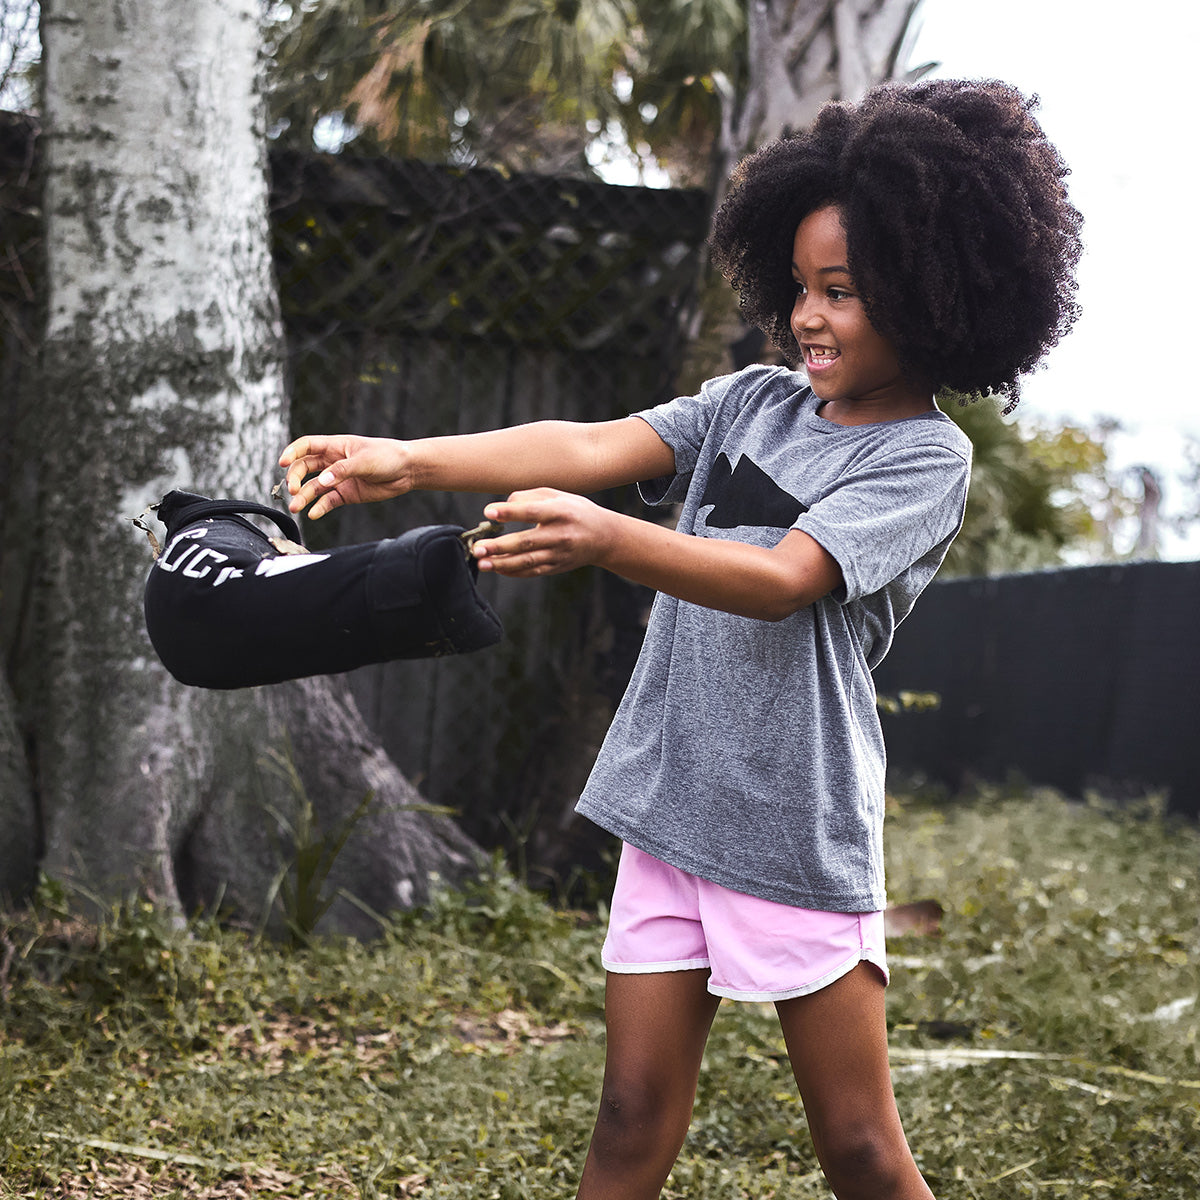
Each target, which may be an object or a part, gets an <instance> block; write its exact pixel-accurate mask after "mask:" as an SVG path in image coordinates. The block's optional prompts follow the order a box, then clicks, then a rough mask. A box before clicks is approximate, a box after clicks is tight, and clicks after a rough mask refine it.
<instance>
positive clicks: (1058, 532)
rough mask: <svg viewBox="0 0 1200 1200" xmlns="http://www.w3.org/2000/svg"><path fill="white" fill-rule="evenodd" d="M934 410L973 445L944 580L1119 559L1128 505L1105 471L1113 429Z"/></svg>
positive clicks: (992, 408)
mask: <svg viewBox="0 0 1200 1200" xmlns="http://www.w3.org/2000/svg"><path fill="white" fill-rule="evenodd" d="M939 401H940V403H941V407H942V410H943V411H944V412H945V413H947V415H949V416H950V417H951V418H953V419H954V420H955V421H956V422H957V423H958V424H959V426H960V427H961V428H962V429H963V431H964V432H965V433H966V434H967V436H968V437H970V439H971V443H972V445H973V447H974V466H973V469H972V476H971V491H970V495H969V497H968V500H967V514H966V519H965V520H964V523H963V528H962V532H961V533H960V534H959V535H958V538H957V539H956V540H955V542H954V544H953V546H951V548H950V553H949V555H948V556H947V559H946V566H945V571H946V573H947V574H951V575H992V574H997V573H999V572H1003V571H1020V570H1032V569H1035V568H1038V567H1049V566H1056V565H1059V564H1062V563H1065V562H1069V561H1081V560H1083V561H1098V560H1108V559H1113V558H1117V557H1119V556H1120V551H1119V549H1118V540H1119V538H1120V537H1121V534H1122V532H1123V528H1124V526H1125V525H1126V524H1127V523H1128V522H1129V521H1130V520H1131V519H1133V518H1134V517H1135V515H1136V501H1135V499H1134V498H1133V497H1132V496H1131V495H1130V494H1129V492H1128V490H1127V489H1126V487H1125V486H1124V484H1123V481H1122V480H1121V479H1120V478H1119V477H1118V476H1117V474H1116V473H1115V472H1114V470H1113V468H1112V467H1111V464H1110V459H1109V455H1110V448H1111V439H1112V436H1113V434H1114V433H1115V432H1116V431H1117V428H1118V427H1117V426H1116V425H1115V424H1114V423H1113V422H1111V421H1108V422H1106V421H1101V422H1099V423H1098V424H1097V425H1096V426H1095V427H1094V428H1092V429H1086V428H1084V427H1082V426H1079V425H1074V424H1071V423H1065V424H1061V425H1054V424H1050V423H1046V422H1042V423H1033V424H1029V425H1024V424H1023V423H1022V422H1021V421H1020V420H1019V419H1018V420H1007V419H1005V418H1004V417H1003V416H1002V415H1001V413H1000V410H999V408H998V407H997V406H996V404H995V403H994V402H992V401H991V400H988V399H979V400H976V401H974V402H973V403H968V404H965V405H964V404H961V403H959V401H960V397H959V396H958V395H957V394H956V393H952V392H948V393H945V394H943V395H942V396H940V397H939Z"/></svg>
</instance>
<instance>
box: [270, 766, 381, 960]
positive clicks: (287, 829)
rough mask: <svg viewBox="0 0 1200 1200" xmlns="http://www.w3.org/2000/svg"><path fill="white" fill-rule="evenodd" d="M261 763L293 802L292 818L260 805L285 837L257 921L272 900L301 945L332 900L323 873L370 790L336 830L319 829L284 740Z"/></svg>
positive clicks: (370, 799)
mask: <svg viewBox="0 0 1200 1200" xmlns="http://www.w3.org/2000/svg"><path fill="white" fill-rule="evenodd" d="M263 766H264V767H266V769H267V770H269V771H270V772H271V773H273V774H274V775H276V776H278V777H279V778H280V779H282V780H283V781H284V783H285V784H286V785H287V788H288V790H289V792H290V793H291V795H292V797H293V798H294V800H295V812H294V814H293V816H292V817H289V816H288V815H287V814H286V813H284V812H281V811H280V810H279V809H277V808H276V807H274V806H273V805H270V804H264V807H265V808H266V809H267V811H268V812H269V813H270V815H271V816H272V817H273V818H274V819H275V822H276V824H277V825H278V827H279V829H280V830H281V832H283V833H285V834H286V835H287V844H285V845H284V846H282V847H281V849H282V853H281V858H282V859H283V865H282V866H281V867H280V868H279V870H278V871H277V872H276V874H275V878H274V879H273V880H272V881H271V886H270V887H269V888H268V889H267V902H266V904H265V906H264V908H265V911H264V913H263V923H264V925H265V924H266V922H267V921H268V920H269V918H270V914H271V909H272V908H273V907H274V906H275V904H276V902H278V905H279V909H280V911H281V913H282V915H283V921H284V924H285V926H286V927H287V931H288V937H289V939H290V941H291V944H292V945H293V946H304V945H307V944H308V943H309V942H310V941H311V940H312V937H313V934H314V932H315V931H316V928H317V924H318V923H319V922H320V920H321V918H322V917H323V916H324V915H325V914H326V913H327V912H328V911H329V909H330V907H331V906H332V905H333V902H334V900H335V899H337V892H336V891H331V890H329V889H328V888H327V886H326V884H327V883H328V880H329V874H330V872H331V871H332V870H333V864H334V863H335V862H336V861H337V857H338V855H339V854H341V852H342V851H343V850H344V849H345V846H346V842H347V841H348V840H349V838H350V835H351V834H352V833H353V832H354V827H355V826H356V825H357V824H358V823H359V821H361V820H362V819H363V817H365V816H366V815H367V813H368V811H369V810H370V808H371V805H372V804H373V803H374V800H375V793H374V792H372V791H368V792H367V793H366V795H365V796H363V798H362V799H361V800H360V801H359V803H358V806H357V807H356V808H355V809H354V810H353V811H352V812H351V813H350V814H349V815H348V816H347V817H346V818H345V820H343V821H342V822H341V823H340V824H339V825H338V827H337V828H336V829H333V830H319V829H318V828H317V824H316V812H315V810H314V808H313V803H312V800H310V799H309V796H308V791H307V789H306V788H305V786H304V781H303V780H302V779H301V778H300V772H299V770H298V769H297V767H296V762H295V758H294V756H293V754H292V751H291V744H290V742H289V743H288V744H287V746H286V747H285V749H284V751H282V752H280V751H272V752H270V753H269V754H268V755H267V756H266V757H265V758H264V759H263Z"/></svg>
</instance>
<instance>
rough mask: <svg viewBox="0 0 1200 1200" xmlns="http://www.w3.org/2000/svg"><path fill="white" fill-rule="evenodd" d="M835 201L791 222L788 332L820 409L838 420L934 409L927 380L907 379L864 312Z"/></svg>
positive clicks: (886, 417)
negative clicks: (792, 296)
mask: <svg viewBox="0 0 1200 1200" xmlns="http://www.w3.org/2000/svg"><path fill="white" fill-rule="evenodd" d="M848 261H849V254H848V253H847V250H846V231H845V230H844V229H843V228H842V219H841V214H840V212H839V210H838V208H837V206H836V205H828V206H826V207H825V208H818V209H817V210H816V211H815V212H812V213H809V215H808V216H807V217H805V218H804V220H803V221H801V222H800V225H799V226H798V228H797V229H796V237H795V240H794V242H793V246H792V277H793V278H794V279H795V281H796V303H795V306H794V307H793V309H792V320H791V325H792V332H793V333H794V334H795V335H796V341H797V342H798V343H799V344H800V349H801V351H802V352H803V354H804V369H805V371H806V372H807V373H808V381H809V383H810V384H811V386H812V390H813V391H814V392H815V393H816V394H817V396H818V398H819V399H821V400H823V401H825V402H826V403H825V405H824V407H823V408H822V409H821V415H822V416H823V417H826V418H827V419H829V420H831V421H836V422H837V423H838V424H841V425H859V424H865V423H868V422H873V421H892V420H896V419H897V418H899V417H909V416H914V415H915V414H916V413H920V412H929V411H930V410H932V409H933V407H934V404H933V397H932V396H931V394H930V390H929V389H928V388H922V387H920V386H919V385H917V384H914V383H912V382H910V381H909V380H908V379H907V378H906V377H905V375H904V373H903V372H902V371H901V369H900V362H899V360H898V359H897V357H896V352H895V350H894V349H893V348H892V344H891V342H889V341H888V340H887V339H886V338H885V337H883V335H882V334H880V333H879V332H878V331H877V330H876V329H875V327H874V326H873V325H872V324H871V322H870V321H869V320H868V319H867V313H866V309H865V307H864V306H863V301H862V296H861V295H860V293H859V292H858V289H857V288H856V287H855V285H854V280H853V278H852V277H851V275H850V270H849V267H848V266H847V263H848Z"/></svg>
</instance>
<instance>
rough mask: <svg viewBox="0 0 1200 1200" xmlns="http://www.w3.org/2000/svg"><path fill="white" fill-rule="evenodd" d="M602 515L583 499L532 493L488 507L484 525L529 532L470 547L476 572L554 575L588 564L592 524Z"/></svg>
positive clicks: (555, 493)
mask: <svg viewBox="0 0 1200 1200" xmlns="http://www.w3.org/2000/svg"><path fill="white" fill-rule="evenodd" d="M603 512H604V510H603V509H600V508H599V507H598V506H597V505H595V504H593V503H592V502H591V501H590V500H586V499H584V498H583V497H582V496H576V495H574V494H571V493H567V492H558V491H555V490H554V489H552V488H536V489H534V490H532V491H528V492H514V493H513V495H511V496H510V497H509V498H508V499H507V500H504V501H496V502H494V503H492V504H489V505H487V507H486V508H485V509H484V515H485V516H486V517H488V519H489V520H493V521H501V522H504V523H509V522H511V523H515V524H528V525H530V526H531V528H528V529H520V530H517V531H515V532H513V533H506V534H503V535H502V536H500V537H497V538H488V539H485V540H483V541H479V542H476V543H475V548H474V554H475V557H476V560H477V562H478V564H479V569H480V570H481V571H494V572H496V573H497V574H499V575H509V576H532V575H557V574H559V573H561V572H563V571H570V570H574V569H575V568H576V567H581V566H584V565H586V564H587V563H589V562H591V561H593V554H594V548H595V541H596V537H595V531H596V524H597V521H598V520H599V519H600V518H601V515H602V514H603Z"/></svg>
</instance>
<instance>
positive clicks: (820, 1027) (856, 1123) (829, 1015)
mask: <svg viewBox="0 0 1200 1200" xmlns="http://www.w3.org/2000/svg"><path fill="white" fill-rule="evenodd" d="M883 996H884V984H883V978H882V977H881V976H880V974H879V972H878V971H877V970H876V969H875V968H874V967H873V966H871V964H870V963H865V962H864V963H860V964H859V965H858V966H857V967H855V968H854V970H853V971H851V972H850V973H849V974H848V975H845V976H843V977H842V978H841V979H839V980H838V981H837V982H836V983H834V984H831V985H830V986H829V987H827V988H822V989H821V991H819V992H814V993H813V994H812V995H810V996H800V997H798V998H797V999H795V1000H783V1001H780V1002H779V1003H778V1004H776V1006H775V1007H776V1010H777V1011H778V1013H779V1021H780V1024H781V1025H782V1026H783V1037H784V1041H785V1042H786V1043H787V1049H788V1057H789V1058H790V1059H791V1063H792V1071H793V1073H794V1074H795V1076H796V1083H797V1085H798V1086H799V1088H800V1096H801V1099H802V1100H803V1101H804V1111H805V1113H806V1114H807V1116H808V1125H809V1129H810V1130H811V1132H812V1139H813V1145H814V1147H815V1148H816V1151H817V1158H818V1159H819V1160H820V1163H821V1168H822V1170H823V1171H824V1172H825V1178H826V1179H828V1180H829V1186H830V1187H831V1188H832V1189H833V1193H834V1195H835V1196H837V1198H838V1200H932V1193H931V1192H930V1190H929V1187H928V1185H927V1184H926V1183H925V1180H924V1179H922V1178H921V1173H920V1171H919V1170H918V1169H917V1164H916V1163H915V1162H914V1161H913V1157H912V1154H911V1152H910V1151H909V1148H908V1142H907V1141H906V1140H905V1137H904V1130H903V1129H902V1128H901V1126H900V1115H899V1113H898V1112H897V1111H896V1099H895V1096H894V1095H893V1094H892V1080H891V1074H890V1072H889V1070H888V1050H887V1023H886V1020H885V1017H884V1004H883Z"/></svg>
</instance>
